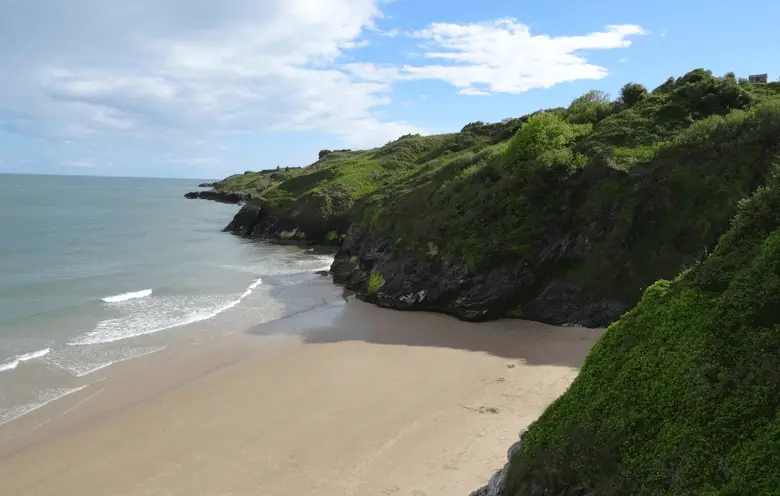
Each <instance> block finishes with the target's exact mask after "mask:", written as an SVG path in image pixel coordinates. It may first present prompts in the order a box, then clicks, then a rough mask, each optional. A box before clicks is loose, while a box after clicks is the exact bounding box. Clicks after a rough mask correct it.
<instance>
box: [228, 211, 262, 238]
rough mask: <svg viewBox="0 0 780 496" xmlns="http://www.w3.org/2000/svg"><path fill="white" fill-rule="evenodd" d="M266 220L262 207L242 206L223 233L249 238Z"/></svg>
mask: <svg viewBox="0 0 780 496" xmlns="http://www.w3.org/2000/svg"><path fill="white" fill-rule="evenodd" d="M266 220H267V216H266V215H265V212H264V210H263V208H262V207H259V206H255V205H244V206H243V207H241V209H240V210H239V211H238V213H237V214H236V215H235V216H234V217H233V220H232V221H230V224H228V225H227V226H226V227H225V229H223V231H226V232H232V233H233V234H239V235H245V236H250V235H252V234H253V233H254V232H255V230H256V229H257V228H258V226H260V227H261V228H262V226H263V225H264V221H266Z"/></svg>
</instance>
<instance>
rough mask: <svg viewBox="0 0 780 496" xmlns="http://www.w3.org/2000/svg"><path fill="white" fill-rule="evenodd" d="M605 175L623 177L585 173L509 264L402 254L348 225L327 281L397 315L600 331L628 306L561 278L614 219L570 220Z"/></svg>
mask: <svg viewBox="0 0 780 496" xmlns="http://www.w3.org/2000/svg"><path fill="white" fill-rule="evenodd" d="M610 175H611V176H615V177H619V178H620V179H621V180H626V181H629V180H630V179H629V178H628V176H627V174H625V173H624V172H622V171H619V170H616V169H613V168H610V167H608V166H604V165H601V166H598V165H594V166H592V167H589V168H587V169H586V170H585V171H584V172H583V174H582V176H581V177H580V178H578V181H577V183H576V184H575V185H574V187H573V188H572V189H571V191H569V192H568V193H567V195H566V202H564V203H563V204H562V206H561V211H560V212H559V214H558V222H556V223H555V224H554V225H551V226H550V227H549V229H548V232H547V234H546V238H545V239H544V240H543V242H542V243H541V245H540V248H539V249H538V251H537V252H536V253H535V255H534V256H532V257H529V258H527V259H525V260H519V261H517V262H516V263H515V264H502V265H500V266H497V267H494V268H488V269H485V270H481V271H473V270H471V269H469V268H468V267H467V266H466V265H465V264H463V263H462V262H461V261H459V260H456V259H447V258H442V257H437V256H428V257H423V256H419V255H410V254H403V253H399V252H398V250H397V249H396V247H395V246H394V244H393V243H392V242H390V241H389V240H384V239H375V238H374V237H373V236H372V234H371V232H370V230H369V229H368V228H366V227H365V226H363V225H361V224H354V225H353V226H352V227H351V228H350V229H349V231H348V232H347V235H346V236H345V238H344V243H343V244H342V246H341V249H340V250H339V252H338V253H337V255H336V258H335V260H334V263H333V266H332V267H331V271H332V273H333V276H334V281H335V282H337V283H340V284H344V285H345V286H346V287H347V288H348V289H350V290H353V291H355V292H356V294H357V296H358V298H360V299H363V300H365V301H370V302H374V303H376V304H378V305H379V306H382V307H387V308H394V309H398V310H423V311H435V312H442V313H446V314H450V315H453V316H455V317H458V318H460V319H463V320H469V321H480V320H490V319H496V318H500V317H517V318H524V319H528V320H536V321H541V322H546V323H550V324H554V325H562V324H573V325H581V326H585V327H602V326H606V325H608V324H610V323H612V322H613V321H615V320H616V319H617V318H618V317H620V315H622V314H623V313H624V312H625V311H627V310H628V309H629V308H630V302H625V301H619V300H613V299H605V298H601V297H598V296H594V295H593V293H592V292H591V291H588V290H587V289H586V288H585V287H583V286H582V285H579V284H577V283H575V282H572V281H570V280H567V279H566V278H565V277H563V273H564V269H565V268H567V267H570V266H572V265H573V264H576V263H578V262H579V261H581V260H582V259H583V257H584V256H585V255H586V254H587V253H588V252H589V251H590V249H591V246H592V241H593V240H594V239H597V238H599V237H600V236H603V235H604V233H605V232H606V231H607V230H608V229H609V227H610V226H611V225H612V224H613V223H614V222H615V211H616V208H606V209H604V210H603V211H602V212H601V213H600V214H598V215H594V216H593V217H592V218H590V219H589V221H588V222H586V223H582V222H580V221H578V220H576V219H575V218H574V213H575V207H574V205H576V204H577V202H578V199H577V196H578V195H579V194H580V193H581V191H584V190H586V189H587V188H589V187H590V186H591V185H592V184H593V183H594V182H597V181H600V180H603V178H604V177H605V176H610ZM622 176H625V177H622Z"/></svg>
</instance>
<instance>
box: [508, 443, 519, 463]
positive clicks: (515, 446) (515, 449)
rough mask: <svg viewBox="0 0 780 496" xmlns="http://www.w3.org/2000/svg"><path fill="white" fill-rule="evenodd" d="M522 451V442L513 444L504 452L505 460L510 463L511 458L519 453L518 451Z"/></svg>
mask: <svg viewBox="0 0 780 496" xmlns="http://www.w3.org/2000/svg"><path fill="white" fill-rule="evenodd" d="M521 449H523V440H522V439H520V440H519V441H517V442H516V443H515V444H513V445H512V446H510V447H509V449H508V450H506V459H507V460H509V461H510V462H511V461H512V457H513V456H515V454H517V453H519V452H520V450H521Z"/></svg>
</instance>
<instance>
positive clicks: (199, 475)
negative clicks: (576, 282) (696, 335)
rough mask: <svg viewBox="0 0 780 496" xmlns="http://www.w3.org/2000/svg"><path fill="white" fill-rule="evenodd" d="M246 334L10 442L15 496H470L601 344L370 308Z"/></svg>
mask: <svg viewBox="0 0 780 496" xmlns="http://www.w3.org/2000/svg"><path fill="white" fill-rule="evenodd" d="M214 325H216V324H214ZM231 331H234V332H233V334H231V335H229V336H225V337H223V338H222V339H219V340H214V342H213V343H210V344H207V345H204V346H198V347H191V349H182V350H176V351H172V352H170V353H165V354H158V355H153V356H150V357H145V358H142V359H139V360H137V361H135V362H134V363H133V365H132V366H128V367H127V368H125V369H117V370H116V371H115V373H113V374H112V375H111V376H110V377H107V378H106V380H104V381H102V382H100V383H99V384H93V385H91V386H90V387H89V388H86V389H84V390H83V391H79V392H78V393H77V394H73V395H71V396H69V397H68V398H67V399H66V400H62V401H59V402H57V405H56V408H55V407H54V406H52V408H44V409H41V411H39V412H35V413H34V414H31V415H28V416H25V417H23V418H22V419H20V420H19V421H15V422H12V423H10V424H7V425H5V426H3V427H2V428H0V440H2V441H0V494H8V495H11V494H13V495H15V496H23V495H36V496H45V495H58V496H61V495H80V496H92V495H95V496H98V495H99V496H107V495H111V496H114V495H116V496H136V495H155V496H168V495H170V496H174V495H176V496H179V495H181V496H193V495H204V496H238V495H263V496H273V495H292V494H296V495H301V494H315V495H326V496H329V495H333V496H335V495H339V496H342V495H360V496H371V495H392V494H399V495H415V496H422V495H448V496H451V495H464V496H465V495H468V494H469V492H470V491H472V490H474V489H476V488H477V487H479V486H480V485H482V484H484V483H485V482H486V481H487V479H488V478H489V477H490V476H491V475H492V473H493V471H494V470H495V469H497V468H499V467H501V466H502V465H503V464H504V462H505V459H506V449H507V447H508V446H509V445H510V444H512V443H513V442H514V441H515V440H516V439H517V436H518V433H519V432H520V431H521V430H522V429H523V428H524V427H525V426H526V425H528V424H529V423H530V422H531V421H533V420H534V419H535V418H536V417H537V416H538V415H539V414H540V413H541V411H542V410H543V409H544V407H545V406H546V405H547V404H549V403H550V402H551V401H552V400H554V399H555V398H556V397H557V396H559V395H560V394H561V393H562V392H563V391H565V389H566V388H567V386H568V385H569V384H570V382H571V381H572V379H573V378H574V377H575V376H576V374H577V368H578V367H579V366H580V365H581V363H582V361H583V359H584V357H585V356H586V354H587V352H588V350H589V349H590V347H591V346H592V345H593V343H594V342H595V341H596V339H598V337H599V336H600V334H601V333H600V331H596V330H589V329H580V328H571V327H569V328H559V327H552V326H547V325H544V324H538V323H531V322H524V321H499V322H492V323H484V324H469V323H464V322H459V321H457V320H454V319H452V318H449V317H445V316H442V315H433V314H420V313H401V312H395V311H390V310H383V309H378V308H375V307H373V306H370V305H367V304H364V303H361V302H359V301H356V300H350V301H349V302H345V303H341V304H336V305H329V306H326V307H322V308H319V309H317V310H313V311H309V312H305V313H301V314H298V315H295V316H293V317H289V318H287V319H283V320H279V321H275V322H271V323H268V324H264V325H261V326H255V327H249V328H246V329H235V330H231ZM55 410H56V411H55Z"/></svg>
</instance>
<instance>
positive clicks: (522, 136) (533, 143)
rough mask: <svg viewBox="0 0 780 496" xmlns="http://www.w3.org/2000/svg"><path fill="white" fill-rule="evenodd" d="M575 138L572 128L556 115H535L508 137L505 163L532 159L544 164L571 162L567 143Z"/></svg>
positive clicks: (570, 152)
mask: <svg viewBox="0 0 780 496" xmlns="http://www.w3.org/2000/svg"><path fill="white" fill-rule="evenodd" d="M575 137H576V134H575V131H574V128H573V127H572V126H570V125H569V124H567V123H566V122H565V121H564V120H563V119H561V118H560V117H558V116H557V115H554V114H550V113H546V112H545V113H539V114H536V115H534V116H532V117H530V118H529V119H528V122H526V123H525V125H523V126H522V127H521V128H520V129H519V130H518V131H517V133H515V135H514V137H513V138H512V139H511V140H510V142H509V146H508V147H507V150H506V160H507V163H509V164H514V163H518V162H535V163H536V164H539V165H544V166H550V165H552V164H568V163H571V161H572V151H571V148H570V145H571V143H572V142H573V141H574V138H575Z"/></svg>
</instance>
